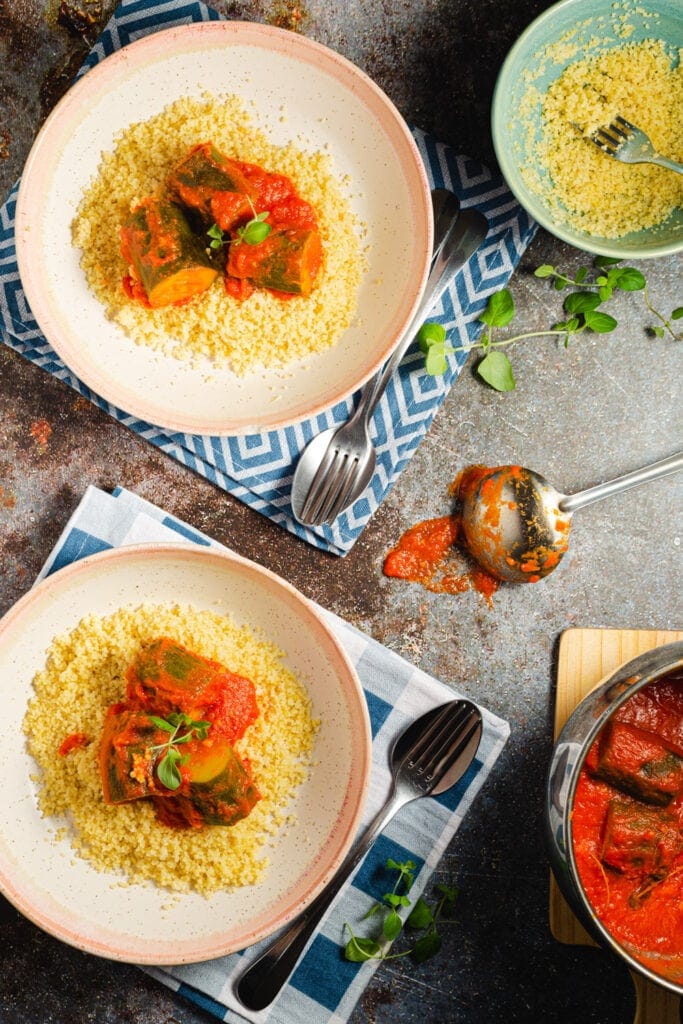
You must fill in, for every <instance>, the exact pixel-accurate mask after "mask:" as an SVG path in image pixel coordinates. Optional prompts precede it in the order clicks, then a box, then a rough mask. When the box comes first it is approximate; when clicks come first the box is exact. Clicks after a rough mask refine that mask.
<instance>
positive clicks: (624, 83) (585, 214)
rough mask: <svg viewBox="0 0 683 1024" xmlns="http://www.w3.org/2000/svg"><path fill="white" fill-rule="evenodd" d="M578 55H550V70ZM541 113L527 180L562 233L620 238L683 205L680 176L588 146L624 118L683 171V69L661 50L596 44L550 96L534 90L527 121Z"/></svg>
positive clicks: (556, 51)
mask: <svg viewBox="0 0 683 1024" xmlns="http://www.w3.org/2000/svg"><path fill="white" fill-rule="evenodd" d="M568 46H571V40H567V39H565V40H562V41H560V42H559V43H557V44H556V45H555V47H549V48H548V49H547V50H546V51H544V53H543V55H542V61H543V62H550V63H552V62H557V63H559V62H561V61H563V60H564V59H566V54H567V52H568ZM531 77H532V78H533V77H534V75H533V74H532V76H531ZM538 108H540V117H541V130H540V137H538V138H536V139H535V140H533V141H531V142H530V143H529V153H528V154H527V159H526V162H525V165H524V167H523V169H522V173H523V176H524V179H525V181H526V183H527V185H528V186H529V188H531V189H532V191H534V192H536V193H537V194H539V195H541V197H542V198H543V199H544V201H545V202H546V203H547V205H548V206H549V208H550V211H551V213H552V216H553V218H555V219H556V220H557V221H558V222H559V223H563V224H567V225H568V226H570V227H572V228H574V229H576V230H579V231H582V232H586V233H588V234H591V235H602V236H604V237H607V238H618V237H620V236H621V235H625V234H628V233H629V232H632V231H639V230H641V229H644V228H649V227H652V226H653V225H656V224H660V223H662V222H663V221H665V220H666V219H667V217H669V215H670V214H671V213H672V212H673V211H674V210H675V209H676V208H677V207H679V206H681V205H683V179H682V178H681V176H680V175H678V174H676V173H675V172H674V171H670V170H667V169H665V168H662V167H656V166H653V165H650V164H637V165H634V164H623V163H619V162H618V161H616V160H614V159H613V158H612V157H610V156H608V155H606V154H605V153H603V152H602V151H601V150H600V149H598V148H597V147H596V146H594V145H593V144H592V143H591V142H589V141H588V140H587V138H586V137H587V136H589V135H590V134H591V133H592V132H593V131H595V130H596V129H597V128H599V127H605V126H607V125H609V124H610V123H611V122H612V121H613V120H614V118H615V117H616V116H617V115H618V114H620V115H621V116H622V117H624V118H625V119H626V120H628V121H630V122H631V123H632V124H635V125H637V126H638V127H639V128H642V129H643V130H644V131H645V132H647V134H648V135H649V136H650V138H651V139H652V142H653V144H654V145H655V148H657V149H658V150H659V152H661V153H663V154H664V155H666V156H669V157H671V158H672V159H674V160H678V161H683V118H682V117H681V111H682V110H683V62H679V61H678V59H673V58H672V55H671V53H670V52H669V51H668V50H667V48H666V46H665V45H664V43H663V42H662V41H661V40H658V39H650V40H645V41H644V42H640V43H629V42H624V43H623V45H619V46H614V47H612V48H609V49H602V50H601V49H600V44H599V40H597V39H596V40H594V42H593V46H592V47H591V48H589V52H588V53H587V54H585V55H583V56H581V55H580V54H579V55H578V59H577V60H575V61H572V62H571V63H570V64H568V65H567V67H566V68H565V70H564V71H563V72H562V73H561V74H560V75H559V76H558V77H557V79H555V81H553V82H552V83H551V84H550V86H549V87H548V89H547V90H546V91H545V93H543V92H541V91H540V90H539V89H538V87H537V86H536V85H534V84H531V85H530V86H529V89H528V91H527V93H526V96H525V99H524V102H523V104H522V111H521V113H522V116H523V117H526V118H528V117H529V115H530V114H531V112H532V111H534V110H535V109H538Z"/></svg>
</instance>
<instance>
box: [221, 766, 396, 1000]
mask: <svg viewBox="0 0 683 1024" xmlns="http://www.w3.org/2000/svg"><path fill="white" fill-rule="evenodd" d="M412 799H414V796H412V795H408V796H407V795H406V794H405V793H403V792H399V791H398V789H397V787H396V786H394V787H393V788H392V792H391V794H390V796H389V798H388V800H387V801H386V803H385V804H384V806H383V807H382V809H381V810H380V811H379V812H378V813H377V815H376V816H375V817H374V818H373V820H372V821H371V823H370V824H369V825H368V827H367V830H366V831H365V832H364V833H363V836H362V838H361V839H360V841H359V842H358V843H357V844H356V846H354V848H353V850H351V852H350V853H349V854H347V856H346V858H345V859H344V860H343V861H342V864H341V867H339V868H338V870H337V872H336V874H335V875H334V876H333V877H332V878H331V879H330V881H329V882H328V883H327V885H326V886H325V888H324V889H323V890H322V892H321V893H320V894H319V895H318V896H317V897H316V898H315V899H314V900H313V902H312V903H310V904H309V905H308V906H307V907H306V909H305V910H304V911H303V913H301V914H300V915H299V916H298V917H297V918H295V920H294V921H293V922H292V923H291V924H290V925H289V927H288V928H286V929H285V930H284V931H283V932H282V933H281V934H280V935H278V937H277V938H276V939H275V941H274V942H272V943H271V944H270V946H268V948H267V949H266V950H265V951H264V952H263V953H262V954H261V956H260V957H259V958H258V960H255V961H254V963H253V964H252V965H251V966H250V967H249V968H248V969H247V970H246V971H245V972H244V974H243V975H242V977H241V978H240V979H239V981H238V983H237V987H236V993H237V998H238V999H239V1001H240V1002H241V1003H242V1005H243V1006H245V1007H246V1008H247V1009H249V1010H263V1009H265V1007H266V1006H268V1005H269V1004H270V1003H272V1001H273V1000H274V999H275V997H276V996H277V994H278V992H279V991H280V989H281V988H282V987H283V985H284V984H285V982H286V981H287V979H288V978H289V976H290V974H291V973H292V971H293V970H294V968H295V967H296V964H297V962H298V960H299V957H300V956H301V954H302V953H303V951H304V949H305V947H306V945H307V943H308V941H309V939H310V938H311V936H312V935H313V933H314V932H315V930H316V928H317V927H318V923H319V921H320V919H321V918H322V917H323V915H324V914H325V912H326V910H327V909H328V907H329V906H330V904H331V903H332V901H333V900H334V898H335V896H336V895H337V893H338V892H339V890H340V889H341V887H342V885H343V884H344V882H345V881H346V880H347V878H348V877H349V876H350V875H351V873H352V872H353V870H354V869H355V868H356V866H357V865H358V864H359V863H360V861H361V860H362V858H363V857H364V856H365V854H366V853H367V851H368V850H369V849H370V847H371V846H372V844H373V843H374V842H375V840H376V839H377V837H378V835H379V834H380V832H382V831H383V830H384V828H385V827H386V826H387V825H388V824H389V822H390V821H391V819H392V818H393V817H394V815H395V814H396V812H397V811H399V810H400V809H401V807H403V806H404V805H405V804H406V803H408V802H409V801H410V800H412Z"/></svg>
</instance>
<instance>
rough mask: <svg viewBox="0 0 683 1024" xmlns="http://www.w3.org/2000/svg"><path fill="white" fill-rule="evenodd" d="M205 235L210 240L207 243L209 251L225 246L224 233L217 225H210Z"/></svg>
mask: <svg viewBox="0 0 683 1024" xmlns="http://www.w3.org/2000/svg"><path fill="white" fill-rule="evenodd" d="M206 233H207V235H208V236H209V238H210V239H211V241H210V242H209V248H210V249H220V248H221V246H222V245H225V233H224V232H223V230H222V228H219V227H218V224H212V225H211V227H210V228H209V230H208V231H207V232H206Z"/></svg>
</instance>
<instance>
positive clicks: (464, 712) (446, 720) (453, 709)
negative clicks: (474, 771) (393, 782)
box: [413, 701, 479, 782]
mask: <svg viewBox="0 0 683 1024" xmlns="http://www.w3.org/2000/svg"><path fill="white" fill-rule="evenodd" d="M478 719H479V716H478V712H477V710H476V708H475V707H474V706H473V705H471V704H469V703H465V702H463V701H458V702H457V703H456V705H455V706H452V705H447V713H446V714H445V715H443V716H440V717H439V718H438V719H437V721H436V723H435V725H436V726H437V730H436V731H435V732H433V731H432V730H430V739H429V743H428V745H427V747H426V749H425V750H424V752H423V754H422V755H421V756H420V757H419V758H417V759H416V761H415V762H413V764H414V765H415V767H416V769H417V774H418V777H419V778H423V779H424V780H425V781H426V782H431V780H432V779H434V778H438V777H440V776H441V775H442V774H443V772H444V771H446V770H447V769H448V767H449V765H450V764H452V763H453V761H454V760H455V759H456V758H457V757H458V756H459V755H460V753H461V751H462V749H463V746H465V745H466V744H467V742H468V741H469V739H470V736H471V735H472V729H474V728H476V727H477V724H478ZM468 720H469V728H466V726H467V724H468ZM454 734H455V736H456V739H455V740H454V739H453V736H454ZM416 762H419V763H416Z"/></svg>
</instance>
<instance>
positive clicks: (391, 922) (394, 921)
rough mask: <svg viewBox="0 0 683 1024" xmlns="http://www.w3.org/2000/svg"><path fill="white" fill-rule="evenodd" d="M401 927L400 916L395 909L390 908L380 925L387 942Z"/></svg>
mask: <svg viewBox="0 0 683 1024" xmlns="http://www.w3.org/2000/svg"><path fill="white" fill-rule="evenodd" d="M402 928H403V921H402V920H401V918H400V917H399V915H398V914H397V913H396V911H395V910H390V911H389V913H388V914H387V916H386V917H385V918H384V924H383V926H382V931H383V933H384V938H385V939H387V940H388V941H389V942H393V941H394V939H395V938H396V937H397V935H399V934H400V932H401V929H402Z"/></svg>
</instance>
